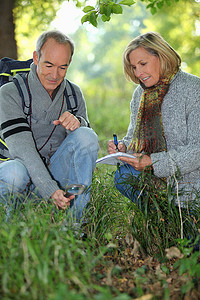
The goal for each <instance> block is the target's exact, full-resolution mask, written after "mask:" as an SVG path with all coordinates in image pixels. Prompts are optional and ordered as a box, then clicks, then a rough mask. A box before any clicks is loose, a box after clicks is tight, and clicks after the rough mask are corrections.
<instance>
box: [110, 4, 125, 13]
mask: <svg viewBox="0 0 200 300" xmlns="http://www.w3.org/2000/svg"><path fill="white" fill-rule="evenodd" d="M122 12H123V9H122V7H121V5H119V4H113V6H112V13H113V14H122Z"/></svg>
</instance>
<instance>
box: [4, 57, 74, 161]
mask: <svg viewBox="0 0 200 300" xmlns="http://www.w3.org/2000/svg"><path fill="white" fill-rule="evenodd" d="M32 62H33V59H29V60H26V61H20V60H14V59H12V58H9V57H4V58H2V59H1V60H0V87H1V86H2V85H4V84H6V83H8V82H10V81H13V82H14V83H15V85H16V87H17V89H18V91H19V94H20V96H21V98H22V108H23V110H24V113H25V114H26V115H27V116H28V115H30V107H31V105H30V103H29V106H28V110H27V105H26V104H25V99H24V95H23V92H22V89H21V87H20V84H19V82H18V80H17V78H15V75H16V74H19V75H20V76H21V77H22V78H23V80H24V82H25V84H26V87H27V89H28V86H27V83H26V80H25V79H26V74H27V73H28V72H29V71H30V65H31V63H32ZM67 82H68V87H69V90H70V93H69V94H68V92H67V89H66V88H65V90H64V95H65V99H66V102H67V109H68V110H69V111H70V112H71V113H72V114H73V115H76V112H77V110H78V100H77V96H76V93H75V90H74V87H73V85H72V84H71V83H70V81H68V80H67ZM30 101H31V99H30ZM6 152H8V148H7V146H6V143H5V142H4V141H3V140H2V139H1V138H0V161H6V160H9V158H8V157H6V156H5V154H6Z"/></svg>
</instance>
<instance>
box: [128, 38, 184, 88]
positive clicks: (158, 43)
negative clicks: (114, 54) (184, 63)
mask: <svg viewBox="0 0 200 300" xmlns="http://www.w3.org/2000/svg"><path fill="white" fill-rule="evenodd" d="M139 47H142V48H144V49H145V50H146V51H148V52H149V53H150V54H151V55H155V56H157V57H159V60H160V77H165V76H166V75H170V74H172V73H174V72H176V71H178V69H179V67H180V65H181V58H180V56H179V55H178V53H177V52H176V51H175V50H174V49H173V48H172V47H171V46H170V45H169V44H168V43H167V42H166V41H165V40H164V39H163V38H162V36H161V35H160V34H159V33H157V32H147V33H145V34H142V35H139V36H138V37H136V38H135V39H133V40H132V41H131V42H130V43H129V44H128V45H127V47H126V49H125V51H124V55H123V64H124V74H125V77H126V79H128V80H131V81H133V82H135V83H139V79H138V78H137V77H136V76H135V74H134V70H133V68H132V66H131V63H130V60H129V54H130V53H131V52H132V51H133V50H136V49H137V48H139Z"/></svg>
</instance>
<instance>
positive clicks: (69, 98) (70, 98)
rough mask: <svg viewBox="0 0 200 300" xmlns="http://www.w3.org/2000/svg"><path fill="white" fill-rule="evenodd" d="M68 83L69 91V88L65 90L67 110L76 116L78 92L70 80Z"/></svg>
mask: <svg viewBox="0 0 200 300" xmlns="http://www.w3.org/2000/svg"><path fill="white" fill-rule="evenodd" d="M66 81H67V86H68V91H69V92H68V91H67V88H65V90H64V95H65V98H66V102H67V109H68V110H69V111H70V112H71V113H72V114H73V115H76V113H77V110H78V100H77V96H76V92H75V90H74V87H73V85H72V84H71V82H70V81H69V80H66Z"/></svg>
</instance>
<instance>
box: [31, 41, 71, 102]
mask: <svg viewBox="0 0 200 300" xmlns="http://www.w3.org/2000/svg"><path fill="white" fill-rule="evenodd" d="M70 60H71V47H70V44H66V45H63V44H59V43H58V42H56V41H55V40H54V39H53V38H50V39H49V40H47V42H46V43H45V44H44V45H43V46H42V49H41V55H40V58H39V59H38V55H37V52H36V51H34V53H33V61H34V63H35V65H36V66H37V75H38V78H39V80H40V82H41V84H42V85H43V86H44V88H45V89H46V91H47V92H48V93H49V95H50V96H51V95H52V93H53V91H54V90H55V88H57V86H58V85H59V84H61V82H62V81H63V80H64V78H65V75H66V72H67V69H68V66H69V64H70Z"/></svg>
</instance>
